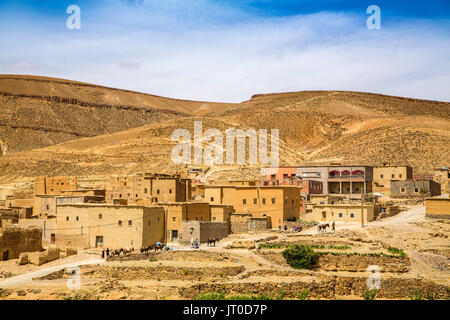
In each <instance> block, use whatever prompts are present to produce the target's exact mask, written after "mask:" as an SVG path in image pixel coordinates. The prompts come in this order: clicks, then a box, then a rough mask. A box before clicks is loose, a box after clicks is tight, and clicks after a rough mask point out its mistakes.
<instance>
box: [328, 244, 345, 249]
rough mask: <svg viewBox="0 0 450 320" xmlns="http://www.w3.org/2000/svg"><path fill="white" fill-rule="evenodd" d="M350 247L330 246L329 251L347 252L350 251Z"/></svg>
mask: <svg viewBox="0 0 450 320" xmlns="http://www.w3.org/2000/svg"><path fill="white" fill-rule="evenodd" d="M350 248H351V247H350V246H333V245H329V246H328V249H336V250H347V249H350Z"/></svg>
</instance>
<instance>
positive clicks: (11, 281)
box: [0, 258, 105, 288]
mask: <svg viewBox="0 0 450 320" xmlns="http://www.w3.org/2000/svg"><path fill="white" fill-rule="evenodd" d="M104 262H105V260H104V259H97V258H95V259H94V258H93V259H87V260H82V261H77V262H71V263H66V264H61V265H57V266H52V267H47V268H43V269H40V270H38V271H33V272H29V273H25V274H21V275H19V276H15V277H11V278H8V279H6V280H3V281H0V288H13V287H23V286H24V285H26V284H27V283H28V284H29V283H31V282H32V281H33V278H38V277H43V276H46V275H48V274H50V273H53V272H57V271H60V270H63V269H67V268H75V267H79V266H84V265H89V264H99V263H104Z"/></svg>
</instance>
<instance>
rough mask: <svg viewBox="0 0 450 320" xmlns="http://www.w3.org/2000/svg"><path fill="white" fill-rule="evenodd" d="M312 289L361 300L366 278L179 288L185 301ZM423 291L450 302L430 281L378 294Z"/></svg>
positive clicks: (392, 285) (386, 286)
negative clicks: (205, 295)
mask: <svg viewBox="0 0 450 320" xmlns="http://www.w3.org/2000/svg"><path fill="white" fill-rule="evenodd" d="M305 289H306V290H309V292H310V295H311V296H312V297H316V298H317V297H319V298H325V299H334V298H336V297H339V296H352V297H361V296H362V293H363V292H364V291H365V290H367V278H362V277H361V278H357V277H329V278H328V280H326V281H321V282H315V281H311V282H307V281H295V282H277V283H273V282H246V283H244V282H241V283H200V284H196V285H193V286H190V287H187V288H180V289H179V293H180V295H181V296H182V297H183V298H186V299H194V298H195V297H197V296H198V295H199V294H200V293H208V292H222V293H225V294H226V295H236V294H245V295H262V294H264V295H267V296H271V297H276V296H277V295H278V294H280V292H283V293H284V298H296V297H297V296H298V294H299V293H301V292H302V291H303V290H305ZM414 292H420V293H422V294H423V295H425V294H427V293H428V294H430V293H431V294H433V295H434V296H435V298H436V299H449V297H450V295H449V292H450V288H449V287H445V286H442V285H437V284H435V283H433V282H431V281H427V280H419V279H400V278H391V279H386V280H383V279H382V280H381V289H380V290H379V291H378V293H377V296H376V297H377V298H380V299H409V296H408V295H409V294H411V293H414Z"/></svg>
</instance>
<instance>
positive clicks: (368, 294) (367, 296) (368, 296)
mask: <svg viewBox="0 0 450 320" xmlns="http://www.w3.org/2000/svg"><path fill="white" fill-rule="evenodd" d="M377 293H378V290H376V289H372V290H365V291H363V293H362V296H363V298H364V300H375V297H376V295H377Z"/></svg>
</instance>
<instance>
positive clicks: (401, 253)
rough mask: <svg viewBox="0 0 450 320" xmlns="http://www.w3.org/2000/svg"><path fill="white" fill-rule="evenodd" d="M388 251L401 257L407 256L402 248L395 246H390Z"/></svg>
mask: <svg viewBox="0 0 450 320" xmlns="http://www.w3.org/2000/svg"><path fill="white" fill-rule="evenodd" d="M388 251H389V252H390V253H393V254H396V255H399V256H400V257H406V253H405V252H404V251H403V250H402V249H398V248H394V247H389V248H388Z"/></svg>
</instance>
